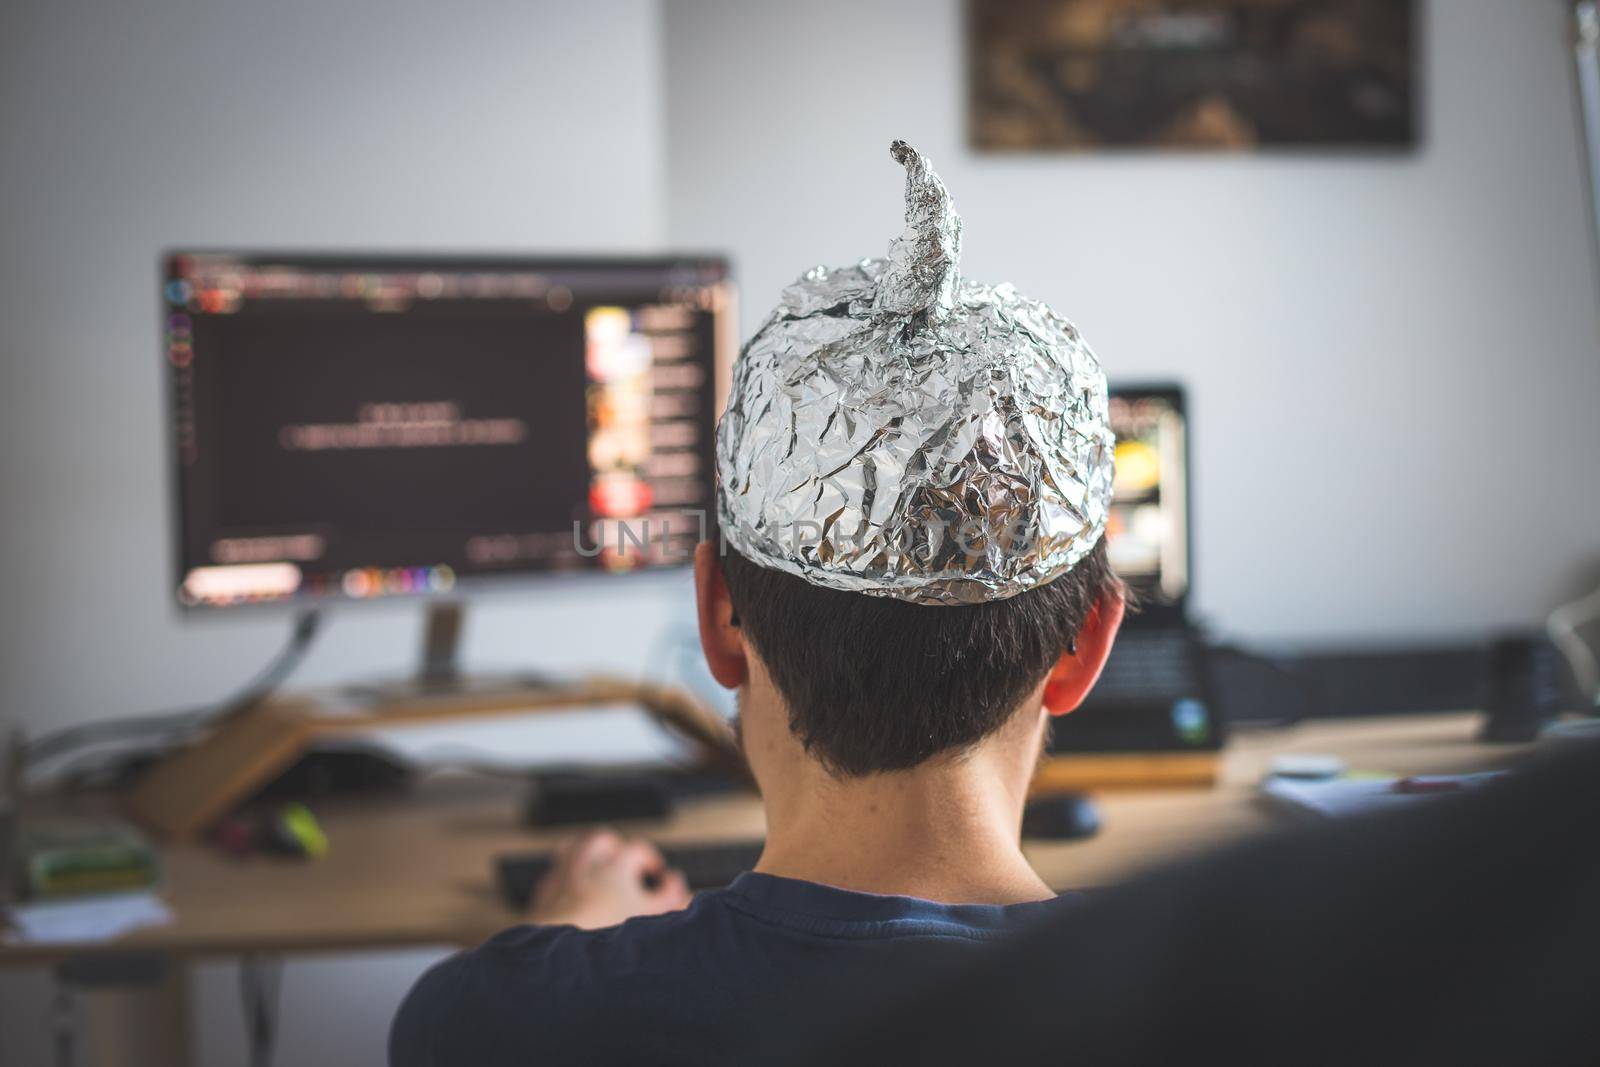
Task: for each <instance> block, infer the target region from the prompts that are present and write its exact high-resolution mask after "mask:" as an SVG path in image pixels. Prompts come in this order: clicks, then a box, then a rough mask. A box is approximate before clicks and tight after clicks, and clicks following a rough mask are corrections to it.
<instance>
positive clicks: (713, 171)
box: [665, 0, 1600, 642]
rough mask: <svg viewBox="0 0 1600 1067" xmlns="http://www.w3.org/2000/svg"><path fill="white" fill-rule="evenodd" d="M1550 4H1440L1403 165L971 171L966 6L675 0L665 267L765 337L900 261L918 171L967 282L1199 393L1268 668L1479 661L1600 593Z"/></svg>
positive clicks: (1589, 295) (1209, 470)
mask: <svg viewBox="0 0 1600 1067" xmlns="http://www.w3.org/2000/svg"><path fill="white" fill-rule="evenodd" d="M1564 6H1565V5H1563V4H1561V3H1558V2H1556V0H1536V2H1534V0H1527V2H1519V3H1507V2H1506V0H1448V2H1438V3H1433V4H1429V5H1427V6H1426V10H1427V16H1428V17H1427V25H1426V27H1425V34H1424V40H1425V51H1426V57H1425V63H1424V67H1425V70H1426V77H1425V80H1424V83H1423V84H1424V92H1423V98H1424V100H1425V102H1426V115H1425V121H1424V126H1425V129H1426V144H1425V145H1424V146H1423V147H1422V148H1421V149H1420V150H1419V151H1418V152H1417V153H1416V154H1415V155H1411V156H1404V157H1400V158H1392V157H1391V158H1384V157H1377V158H1374V157H1370V156H1368V157H1362V156H1346V157H1339V156H1331V155H1318V154H1305V155H1291V154H1279V155H1265V156H1251V155H1242V156H1195V157H1184V156H1178V155H1171V154H1148V155H1140V154H1122V155H1099V156H1052V155H1033V156H1029V155H987V156H986V155H977V154H974V153H973V152H972V151H971V150H970V149H968V148H967V146H966V141H965V134H964V117H965V112H964V103H963V92H964V76H963V71H962V44H961V40H960V36H959V31H960V4H959V3H958V0H879V2H875V3H870V4H866V3H859V2H848V0H813V2H812V3H810V4H807V5H806V10H805V17H803V18H802V17H797V15H796V13H795V10H794V9H793V8H791V7H790V6H788V5H776V4H752V3H745V2H740V0H675V2H673V3H671V4H670V5H669V10H670V17H669V18H668V19H667V21H666V23H665V33H666V42H667V49H666V56H667V102H668V131H669V135H668V138H667V160H668V165H667V177H668V186H667V189H668V201H667V219H668V229H667V236H668V239H669V241H671V242H674V243H679V244H686V245H705V246H710V247H726V248H729V249H731V250H732V251H733V253H734V254H735V255H736V257H737V261H738V264H739V268H740V274H741V277H742V280H743V285H744V314H745V326H746V331H747V332H748V330H749V329H752V328H753V327H754V326H755V324H756V323H758V322H759V321H760V317H761V316H762V315H764V314H765V312H766V311H767V309H769V308H770V307H771V306H772V305H773V304H774V303H775V301H776V297H777V292H778V290H779V288H780V287H782V286H783V285H785V284H787V283H788V282H789V281H791V280H793V278H794V277H796V276H797V275H798V274H799V273H800V272H801V271H802V270H803V269H805V268H806V267H808V266H810V265H812V264H814V263H817V262H827V263H832V264H840V263H847V262H850V261H853V260H854V259H856V258H858V257H861V256H864V255H882V254H883V252H884V249H885V248H886V246H887V244H888V241H889V239H890V238H891V237H893V236H895V235H896V234H898V232H899V230H900V210H901V200H900V198H901V190H902V177H901V174H900V172H899V169H898V168H897V167H896V166H895V165H894V164H893V163H892V162H891V161H890V159H889V154H888V144H889V141H890V140H891V139H893V138H896V137H903V138H905V139H907V140H909V141H911V142H912V143H913V144H915V145H916V146H917V147H918V148H920V149H922V150H923V151H925V152H926V153H927V154H928V155H930V156H931V157H932V159H933V161H934V163H935V165H936V166H937V167H938V169H939V170H940V173H941V174H942V175H943V177H944V179H945V182H946V184H947V185H948V186H949V188H950V191H951V193H952V195H953V196H954V197H955V200H956V204H957V207H958V209H959V210H960V211H961V212H962V214H963V215H964V216H965V220H966V239H965V247H964V252H963V256H964V261H963V266H964V268H965V273H967V274H968V275H970V276H972V277H975V278H978V279H982V280H986V281H991V282H996V281H1002V280H1008V281H1012V282H1015V283H1016V284H1017V286H1018V288H1020V289H1021V290H1022V291H1023V292H1025V293H1028V294H1029V295H1031V296H1034V297H1037V298H1039V299H1042V300H1045V301H1047V302H1048V303H1050V304H1051V305H1052V306H1053V307H1055V308H1056V309H1057V310H1059V311H1061V312H1062V313H1063V314H1066V315H1067V316H1069V317H1070V318H1072V319H1074V320H1075V321H1076V322H1077V323H1078V325H1079V326H1080V327H1081V328H1082V329H1083V330H1084V333H1085V335H1086V336H1087V337H1088V338H1089V340H1090V341H1091V343H1092V344H1094V346H1095V347H1096V349H1097V351H1098V352H1099V354H1100V356H1101V358H1102V360H1103V362H1104V363H1105V365H1106V367H1107V368H1108V370H1109V372H1110V373H1111V375H1112V376H1113V377H1114V378H1123V379H1138V378H1156V377H1177V378H1180V379H1182V380H1185V381H1187V382H1188V383H1189V385H1190V386H1191V388H1192V403H1193V408H1194V414H1193V423H1194V431H1195V454H1194V457H1193V458H1194V469H1195V474H1196V487H1195V503H1196V512H1197V514H1196V531H1195V544H1196V556H1197V564H1198V574H1197V577H1196V581H1195V592H1196V598H1197V606H1198V607H1199V609H1200V610H1201V611H1202V612H1204V613H1205V614H1206V615H1207V616H1208V617H1210V618H1212V619H1213V620H1214V621H1215V622H1216V623H1217V624H1218V625H1219V626H1220V627H1221V628H1222V629H1223V630H1224V631H1226V632H1230V633H1235V634H1242V635H1245V636H1248V637H1253V638H1256V639H1266V640H1275V639H1280V638H1310V639H1315V640H1323V641H1343V640H1349V641H1355V642H1372V641H1373V640H1375V639H1381V638H1383V637H1385V636H1388V635H1394V636H1396V637H1403V638H1409V639H1416V638H1423V639H1427V638H1445V637H1457V636H1468V637H1471V636H1476V635H1479V634H1481V633H1482V632H1484V631H1486V630H1487V629H1491V628H1494V627H1498V626H1504V625H1508V624H1520V623H1529V622H1533V621H1535V620H1537V619H1539V618H1540V616H1541V615H1542V614H1543V613H1544V612H1545V611H1547V610H1548V609H1549V608H1550V607H1552V606H1554V604H1555V603H1557V602H1559V601H1560V600H1561V599H1562V598H1563V597H1570V596H1572V595H1575V594H1576V593H1577V592H1579V591H1580V589H1579V587H1580V584H1581V582H1582V581H1583V580H1584V579H1585V578H1587V579H1588V580H1590V581H1592V580H1593V578H1594V577H1595V571H1594V570H1593V568H1594V567H1595V565H1596V564H1597V563H1600V493H1597V492H1595V490H1594V469H1595V461H1596V459H1597V458H1600V419H1597V418H1596V417H1595V415H1594V412H1595V410H1596V406H1597V404H1600V345H1597V336H1596V325H1595V324H1596V318H1595V313H1596V300H1595V291H1596V282H1595V275H1594V271H1593V267H1592V265H1591V255H1590V246H1589V237H1588V232H1589V231H1588V219H1587V216H1586V214H1585V209H1584V202H1583V185H1582V178H1581V170H1580V165H1579V155H1578V149H1577V144H1576V134H1575V129H1574V120H1573V108H1572V97H1571V88H1570V75H1569V65H1568V59H1567V51H1566V48H1565V44H1564V40H1565V37H1564V28H1563V17H1562V8H1563V7H1564Z"/></svg>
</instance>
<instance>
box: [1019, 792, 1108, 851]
mask: <svg viewBox="0 0 1600 1067" xmlns="http://www.w3.org/2000/svg"><path fill="white" fill-rule="evenodd" d="M1099 832H1100V808H1099V806H1098V805H1097V804H1095V802H1094V800H1093V799H1092V798H1090V797H1089V796H1088V795H1087V794H1085V793H1056V794H1053V795H1051V796H1046V797H1038V798H1036V799H1034V800H1030V801H1028V806H1027V807H1026V808H1024V809H1023V812H1022V836H1023V837H1032V838H1037V839H1040V840H1045V841H1074V840H1077V839H1080V838H1085V837H1093V836H1094V835H1095V834H1097V833H1099Z"/></svg>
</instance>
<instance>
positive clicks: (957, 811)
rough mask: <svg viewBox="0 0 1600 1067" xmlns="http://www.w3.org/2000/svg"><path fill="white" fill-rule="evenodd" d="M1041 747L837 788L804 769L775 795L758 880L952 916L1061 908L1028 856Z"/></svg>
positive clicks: (837, 783)
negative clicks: (862, 895)
mask: <svg viewBox="0 0 1600 1067" xmlns="http://www.w3.org/2000/svg"><path fill="white" fill-rule="evenodd" d="M1036 758H1037V744H1032V745H1028V746H1025V747H1024V748H1023V749H1022V750H1020V751H1019V750H1018V746H1016V745H1015V744H1010V745H1007V744H995V745H986V746H984V747H981V748H980V749H979V750H978V751H976V752H972V753H968V754H965V755H963V756H961V757H948V758H940V759H937V760H934V761H931V762H930V763H927V764H924V765H922V766H920V767H917V768H914V769H912V770H909V771H898V772H893V773H886V774H876V775H870V776H867V777H864V778H836V777H833V776H831V775H829V774H827V772H825V771H823V770H822V768H821V767H820V766H818V765H817V764H816V763H815V761H813V760H811V759H809V758H806V759H804V760H803V762H802V763H801V764H800V765H798V766H796V767H794V768H793V770H794V773H793V774H790V775H785V780H784V781H783V782H781V783H774V785H773V788H769V789H767V798H766V799H767V848H766V851H765V852H764V853H763V855H762V857H761V863H760V865H759V866H758V867H757V868H756V870H757V871H760V872H762V873H765V874H773V875H780V876H784V877H789V878H799V879H804V880H806V881H810V882H819V883H821V884H824V885H831V886H837V887H838V888H841V889H852V890H857V891H860V892H867V893H883V894H893V895H900V896H914V897H921V898H923V899H927V900H936V901H940V902H943V903H949V904H976V903H984V904H1014V903H1020V902H1023V901H1030V900H1044V899H1047V898H1049V897H1050V896H1052V895H1053V894H1052V893H1051V891H1050V889H1049V887H1048V886H1046V885H1045V884H1044V882H1043V881H1041V880H1040V878H1039V876H1038V875H1037V874H1035V873H1034V871H1033V868H1032V867H1030V866H1029V865H1028V861H1027V859H1026V858H1025V857H1024V856H1023V854H1022V848H1021V843H1020V829H1021V821H1022V805H1023V803H1024V802H1025V799H1026V792H1027V785H1028V779H1029V775H1030V773H1031V771H1032V769H1033V765H1034V761H1035V759H1036Z"/></svg>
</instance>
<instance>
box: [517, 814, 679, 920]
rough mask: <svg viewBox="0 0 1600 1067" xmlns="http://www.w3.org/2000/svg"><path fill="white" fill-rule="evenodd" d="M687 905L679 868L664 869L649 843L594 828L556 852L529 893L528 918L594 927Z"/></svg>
mask: <svg viewBox="0 0 1600 1067" xmlns="http://www.w3.org/2000/svg"><path fill="white" fill-rule="evenodd" d="M688 904H689V885H688V883H687V882H685V881H684V878H683V872H682V871H674V870H669V869H668V868H667V864H666V861H665V860H663V859H662V858H661V853H660V852H658V851H656V848H655V846H654V845H652V844H650V843H649V842H648V841H639V840H636V839H631V838H624V837H622V836H620V835H618V834H617V833H615V832H614V831H611V830H594V831H591V832H589V833H587V834H584V835H583V836H582V837H578V838H575V839H573V840H572V841H569V842H567V843H566V844H565V845H563V846H562V847H561V849H560V850H559V851H558V852H557V853H556V862H555V866H553V867H552V868H551V869H550V873H549V874H547V875H545V876H544V877H543V878H542V879H540V881H539V884H538V886H537V887H535V889H534V891H533V902H532V904H531V905H530V907H529V912H528V921H529V922H533V923H539V924H543V925H549V926H581V927H583V928H584V929H586V930H598V929H600V928H602V927H606V926H615V925H617V924H618V923H620V922H623V921H624V920H627V919H631V918H633V917H634V916H636V915H660V914H662V913H663V912H668V911H677V910H678V909H679V908H683V907H687V906H688Z"/></svg>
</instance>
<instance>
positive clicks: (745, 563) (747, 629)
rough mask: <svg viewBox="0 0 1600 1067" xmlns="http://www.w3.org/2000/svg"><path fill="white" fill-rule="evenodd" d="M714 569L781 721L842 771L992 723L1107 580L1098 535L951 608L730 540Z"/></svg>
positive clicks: (1026, 687) (947, 744) (923, 750)
mask: <svg viewBox="0 0 1600 1067" xmlns="http://www.w3.org/2000/svg"><path fill="white" fill-rule="evenodd" d="M722 573H723V578H724V580H725V581H726V583H727V586H728V595H729V597H730V599H731V600H732V602H733V607H734V610H735V612H737V614H738V616H739V619H740V625H741V626H742V627H743V630H744V634H745V637H746V638H747V640H748V641H749V642H750V644H751V645H752V646H754V648H755V651H756V654H757V655H758V656H760V657H761V662H762V663H763V665H765V667H766V669H767V672H768V673H769V674H770V675H771V677H772V681H773V684H774V685H775V686H776V687H777V689H778V692H779V694H780V695H781V696H782V697H783V700H784V704H785V706H786V708H787V710H788V713H789V727H790V729H791V730H792V731H793V733H794V735H795V736H796V737H797V738H798V739H799V740H800V741H801V743H803V744H804V745H805V747H806V751H807V752H808V753H809V754H810V755H811V756H812V757H813V758H815V759H817V760H818V761H820V762H821V763H822V764H823V765H824V766H825V767H827V768H828V769H829V770H830V771H833V772H834V773H836V774H841V775H847V776H859V775H867V774H873V773H877V772H880V771H898V770H906V769H908V768H911V767H915V766H917V765H918V764H921V763H924V762H926V761H928V760H930V759H932V758H934V757H936V756H940V755H943V754H946V753H952V752H960V751H962V750H964V749H967V748H970V747H971V746H973V745H975V744H977V743H978V742H980V741H982V740H983V739H984V738H985V737H988V736H989V735H991V734H993V733H994V732H995V731H997V730H999V729H1000V727H1001V726H1002V725H1004V724H1005V722H1006V721H1007V720H1008V719H1009V718H1010V716H1011V715H1012V714H1013V713H1014V712H1015V711H1017V710H1018V708H1019V706H1020V705H1021V704H1022V702H1023V701H1024V700H1025V699H1026V698H1027V696H1028V694H1030V693H1031V692H1032V691H1033V690H1034V689H1035V688H1037V687H1038V685H1039V683H1040V682H1041V681H1043V680H1044V678H1045V676H1046V674H1048V673H1049V671H1050V669H1051V667H1053V666H1054V665H1055V663H1056V661H1057V659H1058V658H1059V657H1060V656H1061V655H1062V653H1063V652H1066V651H1068V650H1069V649H1070V648H1072V647H1073V646H1074V642H1075V640H1076V637H1077V634H1078V631H1079V630H1080V629H1081V628H1082V626H1083V624H1084V621H1085V620H1086V619H1087V618H1088V616H1089V613H1090V611H1091V610H1092V609H1093V607H1094V605H1095V604H1096V602H1098V601H1099V600H1100V598H1101V597H1103V596H1105V595H1107V594H1109V593H1111V592H1112V591H1113V589H1114V587H1115V586H1116V585H1117V582H1116V579H1115V578H1113V577H1112V575H1111V571H1110V568H1109V566H1108V565H1107V563H1106V550H1105V544H1104V542H1101V543H1099V544H1097V545H1096V546H1095V547H1094V549H1093V550H1092V551H1091V552H1090V553H1089V554H1088V555H1087V556H1085V557H1084V558H1083V559H1081V560H1079V561H1078V563H1077V564H1076V565H1075V566H1074V567H1073V568H1072V569H1071V570H1070V571H1068V572H1067V573H1066V574H1063V575H1061V576H1060V577H1058V578H1056V579H1055V580H1054V581H1052V582H1050V583H1048V584H1046V585H1042V586H1040V587H1038V588H1036V589H1030V590H1027V591H1025V592H1022V593H1018V594H1017V595H1015V596H1012V597H1009V598H1007V599H1004V600H994V601H989V602H987V603H981V604H966V605H961V606H959V607H926V606H923V605H919V604H912V603H907V602H906V601H903V600H897V599H893V598H889V597H874V596H867V595H864V594H862V593H852V592H846V591H843V590H839V589H828V588H825V587H823V586H818V585H812V584H810V583H808V582H806V581H803V580H802V579H800V578H797V577H795V576H794V575H791V574H785V573H784V572H782V571H779V570H775V569H772V568H768V567H761V566H758V565H757V564H755V563H752V562H750V561H749V560H747V559H745V558H744V557H743V556H741V555H740V554H739V553H738V552H736V551H734V550H732V549H728V550H727V551H726V552H725V553H724V554H723V557H722Z"/></svg>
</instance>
